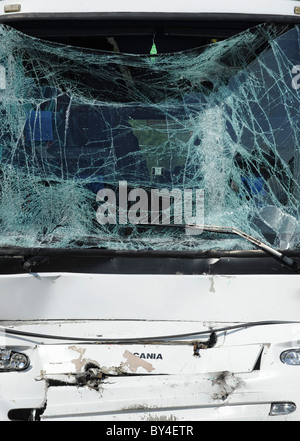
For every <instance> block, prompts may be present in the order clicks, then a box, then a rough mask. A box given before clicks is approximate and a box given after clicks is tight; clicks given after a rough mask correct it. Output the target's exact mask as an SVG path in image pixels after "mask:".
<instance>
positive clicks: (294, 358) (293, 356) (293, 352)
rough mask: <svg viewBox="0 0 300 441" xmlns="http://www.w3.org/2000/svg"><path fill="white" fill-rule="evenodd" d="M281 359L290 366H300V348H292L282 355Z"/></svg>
mask: <svg viewBox="0 0 300 441" xmlns="http://www.w3.org/2000/svg"><path fill="white" fill-rule="evenodd" d="M280 360H281V361H282V363H284V364H288V365H289V366H300V349H290V350H289V351H285V352H283V353H282V354H281V355H280Z"/></svg>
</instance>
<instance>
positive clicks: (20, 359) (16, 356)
mask: <svg viewBox="0 0 300 441" xmlns="http://www.w3.org/2000/svg"><path fill="white" fill-rule="evenodd" d="M29 364H30V361H29V358H28V357H27V355H25V354H22V353H20V352H15V351H12V350H10V349H0V372H9V371H24V370H25V369H27V368H28V366H29Z"/></svg>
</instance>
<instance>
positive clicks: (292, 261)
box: [141, 224, 300, 271]
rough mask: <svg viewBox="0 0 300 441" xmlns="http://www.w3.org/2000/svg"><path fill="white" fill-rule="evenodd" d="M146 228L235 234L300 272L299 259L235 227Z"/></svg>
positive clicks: (166, 226)
mask: <svg viewBox="0 0 300 441" xmlns="http://www.w3.org/2000/svg"><path fill="white" fill-rule="evenodd" d="M141 226H143V227H144V226H145V227H147V226H148V227H149V226H151V227H160V228H184V229H185V230H200V231H206V232H209V233H217V234H234V235H236V236H239V237H242V238H243V239H245V240H247V241H248V242H251V243H252V244H253V245H256V246H257V247H258V248H260V249H261V250H263V251H264V252H265V253H267V254H269V255H270V256H272V257H273V258H274V259H276V260H277V261H279V262H280V263H282V264H283V265H284V266H286V267H287V268H289V269H291V270H293V271H299V270H300V262H299V261H298V260H297V259H292V258H291V257H288V256H286V255H285V254H283V253H282V252H281V251H278V250H275V249H274V248H272V247H271V246H270V245H267V244H265V243H264V242H262V241H261V240H259V239H256V238H255V237H253V236H250V234H247V233H244V231H241V230H239V229H238V228H235V227H223V226H216V225H187V224H185V225H163V224H155V225H154V224H153V225H141Z"/></svg>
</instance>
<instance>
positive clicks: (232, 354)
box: [36, 341, 262, 379]
mask: <svg viewBox="0 0 300 441" xmlns="http://www.w3.org/2000/svg"><path fill="white" fill-rule="evenodd" d="M36 350H37V351H38V353H39V356H40V363H41V370H42V372H41V376H40V377H38V378H41V379H47V378H48V379H49V378H55V377H54V375H56V374H58V375H59V374H70V375H76V374H82V373H84V372H86V370H87V369H88V368H89V367H93V368H98V370H99V371H100V372H101V373H102V374H103V375H110V376H118V375H126V374H132V375H141V374H143V375H162V374H169V375H176V374H192V373H196V372H197V373H206V372H218V371H230V372H232V373H239V372H251V371H252V370H253V368H254V366H255V364H256V362H257V359H258V357H259V355H260V353H261V351H262V345H245V346H233V347H222V346H221V347H218V348H211V349H203V350H201V349H200V350H199V351H198V353H197V355H195V353H194V350H193V342H192V341H191V342H184V341H182V342H181V344H178V343H177V344H176V342H172V341H169V342H166V344H165V345H157V344H155V343H154V344H152V345H137V344H135V345H131V346H130V345H122V344H120V345H109V346H107V345H76V344H70V345H53V346H52V345H45V346H40V347H38V348H37V349H36Z"/></svg>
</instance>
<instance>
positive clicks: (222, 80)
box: [0, 25, 300, 251]
mask: <svg viewBox="0 0 300 441" xmlns="http://www.w3.org/2000/svg"><path fill="white" fill-rule="evenodd" d="M0 38H1V41H2V44H1V47H0V53H1V55H0V59H1V61H0V118H1V124H0V137H1V146H0V154H1V170H0V175H1V179H0V222H1V233H0V245H1V246H21V247H43V246H44V247H49V246H51V247H60V248H75V247H76V248H78V247H91V246H93V247H99V248H109V249H116V250H118V249H124V250H151V249H152V250H178V251H179V250H193V251H195V250H209V249H223V250H234V249H248V248H250V247H251V244H249V243H248V242H245V241H243V240H242V239H239V238H235V237H222V235H221V236H220V235H215V234H212V233H210V234H209V233H204V232H203V233H202V234H187V233H186V231H185V230H184V229H183V228H178V229H176V228H172V229H171V228H164V226H166V227H167V226H168V225H172V224H173V225H177V224H178V225H185V224H204V223H205V224H206V225H221V226H227V227H235V228H238V229H240V230H242V231H244V232H246V233H248V234H250V235H252V236H254V237H256V238H258V239H260V240H262V241H264V242H266V243H269V244H270V245H272V246H275V247H278V248H280V249H288V248H290V249H291V248H297V247H298V242H299V240H298V237H299V202H298V201H299V173H300V158H299V151H300V145H299V138H300V137H299V126H300V91H299V88H300V75H299V72H300V66H299V65H300V47H299V42H300V38H299V27H298V26H295V27H294V26H292V27H291V26H290V27H287V26H282V25H281V26H275V25H260V26H257V27H255V28H253V29H250V30H247V31H245V32H242V33H241V34H238V35H236V36H234V37H232V38H230V39H228V40H224V41H219V42H215V43H212V44H210V45H208V46H205V47H201V48H199V49H192V50H188V51H185V52H178V53H171V54H154V55H150V54H149V55H130V54H122V53H118V52H104V51H99V50H92V49H83V48H76V47H72V46H67V45H63V44H58V43H53V42H47V41H43V40H39V39H37V38H33V37H29V36H26V35H24V34H22V33H20V32H19V31H16V30H14V29H12V28H9V27H6V26H1V28H0ZM152 52H153V51H152ZM154 52H155V51H154Z"/></svg>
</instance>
